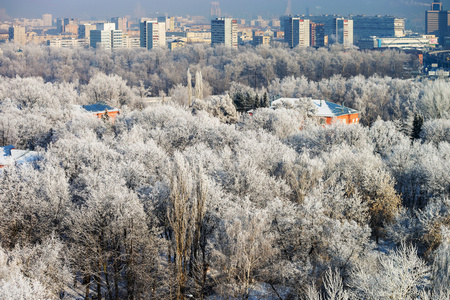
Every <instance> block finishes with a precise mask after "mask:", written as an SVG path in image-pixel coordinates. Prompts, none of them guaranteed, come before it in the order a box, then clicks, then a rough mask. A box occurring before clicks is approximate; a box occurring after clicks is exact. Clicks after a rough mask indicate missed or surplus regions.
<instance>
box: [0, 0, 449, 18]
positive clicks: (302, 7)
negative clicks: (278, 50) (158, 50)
mask: <svg viewBox="0 0 450 300" xmlns="http://www.w3.org/2000/svg"><path fill="white" fill-rule="evenodd" d="M431 2H432V1H424V2H418V1H414V0H402V1H397V2H391V1H389V0H380V1H370V0H367V1H357V0H348V1H346V2H345V3H342V2H339V3H337V2H335V1H331V0H317V1H315V2H314V4H312V3H311V2H310V1H306V0H301V1H294V2H292V6H291V13H292V14H293V15H296V14H306V13H307V12H309V13H310V14H311V15H321V14H339V15H358V14H365V15H377V14H380V15H396V16H399V17H406V18H409V19H410V20H411V19H414V18H418V17H420V18H423V10H424V8H425V7H426V6H429V5H431ZM442 2H443V6H444V9H447V7H448V6H449V5H448V2H449V1H448V0H447V1H442ZM210 3H211V1H209V0H192V1H189V2H188V1H181V0H170V1H166V2H164V3H162V2H155V1H149V2H143V1H130V2H124V1H115V2H114V1H113V2H111V1H106V0H100V1H95V2H93V1H88V0H79V1H76V2H75V1H67V0H61V1H56V0H42V1H39V2H38V1H36V0H18V1H8V2H5V3H2V4H1V5H0V12H1V13H0V17H2V18H5V17H6V16H9V17H11V18H17V17H26V18H38V17H41V16H42V14H45V13H51V14H52V15H53V17H54V18H57V17H76V18H82V19H96V18H104V17H111V16H126V15H128V16H131V17H137V18H140V17H146V16H155V15H164V14H169V15H202V16H205V17H206V18H209V15H210ZM287 6H288V0H285V1H283V2H281V3H280V2H273V1H271V2H268V1H266V3H264V4H262V3H261V2H260V1H257V0H241V1H238V0H227V1H226V2H225V1H222V2H220V10H221V12H222V16H232V17H235V18H249V17H256V16H258V15H261V16H263V17H277V16H281V15H284V12H285V11H286V8H287Z"/></svg>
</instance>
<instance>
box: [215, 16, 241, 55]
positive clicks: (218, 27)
mask: <svg viewBox="0 0 450 300" xmlns="http://www.w3.org/2000/svg"><path fill="white" fill-rule="evenodd" d="M216 44H224V45H225V46H228V47H233V48H237V46H238V36H237V21H236V20H233V19H232V18H216V19H214V20H211V45H216Z"/></svg>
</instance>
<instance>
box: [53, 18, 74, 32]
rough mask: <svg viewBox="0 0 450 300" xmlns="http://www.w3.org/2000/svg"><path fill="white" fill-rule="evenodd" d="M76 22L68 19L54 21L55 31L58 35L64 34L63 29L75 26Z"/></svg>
mask: <svg viewBox="0 0 450 300" xmlns="http://www.w3.org/2000/svg"><path fill="white" fill-rule="evenodd" d="M76 24H77V20H75V19H69V18H59V19H58V20H56V29H57V32H58V33H64V32H66V30H65V28H66V25H76Z"/></svg>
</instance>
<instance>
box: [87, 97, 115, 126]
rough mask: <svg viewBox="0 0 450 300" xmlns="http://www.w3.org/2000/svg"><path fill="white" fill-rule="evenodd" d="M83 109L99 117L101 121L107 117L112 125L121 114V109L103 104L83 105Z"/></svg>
mask: <svg viewBox="0 0 450 300" xmlns="http://www.w3.org/2000/svg"><path fill="white" fill-rule="evenodd" d="M82 108H83V109H84V110H86V111H88V112H89V113H91V114H93V115H94V116H97V117H98V118H99V119H101V118H105V117H107V118H108V119H109V120H110V121H111V123H114V121H115V120H116V116H117V115H119V114H120V109H118V108H113V107H111V106H108V105H106V104H104V103H101V102H98V103H95V104H89V105H83V106H82Z"/></svg>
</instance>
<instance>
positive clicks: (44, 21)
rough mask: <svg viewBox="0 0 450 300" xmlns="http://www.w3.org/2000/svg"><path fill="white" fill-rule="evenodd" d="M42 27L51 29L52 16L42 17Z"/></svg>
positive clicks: (45, 15) (44, 15)
mask: <svg viewBox="0 0 450 300" xmlns="http://www.w3.org/2000/svg"><path fill="white" fill-rule="evenodd" d="M42 25H43V26H45V27H51V26H52V25H53V19H52V14H43V15H42Z"/></svg>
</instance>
